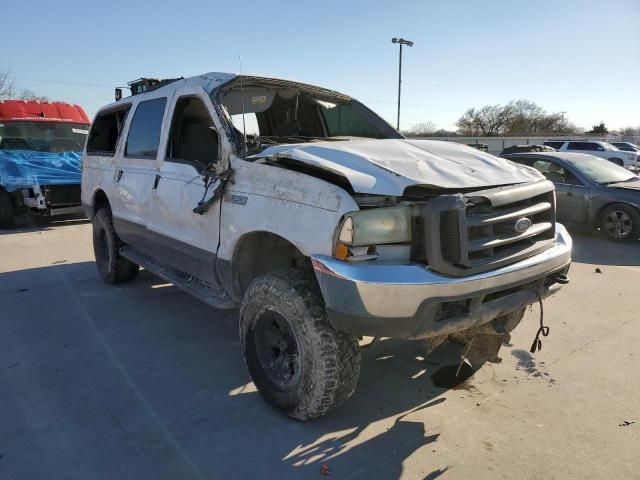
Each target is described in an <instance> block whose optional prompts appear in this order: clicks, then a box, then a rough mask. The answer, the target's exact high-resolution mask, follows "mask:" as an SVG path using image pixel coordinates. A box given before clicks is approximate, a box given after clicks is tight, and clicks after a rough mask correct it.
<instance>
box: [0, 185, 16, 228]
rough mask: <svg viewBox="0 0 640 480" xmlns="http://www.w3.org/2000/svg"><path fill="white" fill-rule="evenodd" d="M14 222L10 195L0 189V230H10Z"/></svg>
mask: <svg viewBox="0 0 640 480" xmlns="http://www.w3.org/2000/svg"><path fill="white" fill-rule="evenodd" d="M14 221H15V220H14V216H13V202H12V201H11V195H10V194H9V192H7V191H6V190H4V189H2V188H0V228H12V227H13V225H14Z"/></svg>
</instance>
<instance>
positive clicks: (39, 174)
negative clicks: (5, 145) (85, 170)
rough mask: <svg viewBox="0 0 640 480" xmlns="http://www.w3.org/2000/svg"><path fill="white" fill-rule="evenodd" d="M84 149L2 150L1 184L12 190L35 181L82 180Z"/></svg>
mask: <svg viewBox="0 0 640 480" xmlns="http://www.w3.org/2000/svg"><path fill="white" fill-rule="evenodd" d="M81 161H82V152H62V153H53V152H36V151H33V150H0V186H2V187H4V188H5V189H6V190H7V191H9V192H12V191H14V190H16V189H18V188H28V187H32V186H34V185H36V184H37V185H70V184H76V185H77V184H79V183H80V177H81Z"/></svg>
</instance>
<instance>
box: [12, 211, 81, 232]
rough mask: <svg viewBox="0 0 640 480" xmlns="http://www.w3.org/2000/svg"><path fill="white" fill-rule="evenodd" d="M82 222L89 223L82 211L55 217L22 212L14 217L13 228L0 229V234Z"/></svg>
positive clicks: (39, 229)
mask: <svg viewBox="0 0 640 480" xmlns="http://www.w3.org/2000/svg"><path fill="white" fill-rule="evenodd" d="M84 223H89V219H88V218H87V217H85V216H84V214H82V213H76V214H67V215H58V216H55V217H39V216H35V215H29V214H28V213H23V214H20V215H17V216H16V217H15V225H14V227H13V228H3V229H0V235H11V234H14V233H24V232H38V231H46V230H50V229H51V228H52V227H60V226H65V225H82V224H84Z"/></svg>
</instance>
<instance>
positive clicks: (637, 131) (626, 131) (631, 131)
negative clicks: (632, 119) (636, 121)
mask: <svg viewBox="0 0 640 480" xmlns="http://www.w3.org/2000/svg"><path fill="white" fill-rule="evenodd" d="M620 134H621V135H625V136H632V135H640V127H624V128H621V129H620Z"/></svg>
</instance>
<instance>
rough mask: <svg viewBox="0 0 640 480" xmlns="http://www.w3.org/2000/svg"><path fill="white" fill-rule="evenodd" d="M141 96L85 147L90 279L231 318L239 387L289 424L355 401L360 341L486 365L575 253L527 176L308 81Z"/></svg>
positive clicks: (543, 194) (537, 184) (180, 84)
mask: <svg viewBox="0 0 640 480" xmlns="http://www.w3.org/2000/svg"><path fill="white" fill-rule="evenodd" d="M147 87H148V88H144V89H139V90H145V91H143V92H141V93H138V92H137V91H136V90H134V92H135V93H136V94H134V95H132V96H129V97H126V98H122V99H120V100H118V101H116V102H115V103H113V104H111V105H108V106H106V107H104V108H103V109H101V110H100V111H99V112H98V113H97V115H96V117H95V120H94V122H93V125H92V127H91V130H90V133H89V138H88V141H87V146H86V151H85V156H84V164H83V171H82V202H83V205H84V208H85V210H86V213H87V215H88V216H89V218H91V219H92V221H93V243H94V251H95V257H96V263H97V267H98V270H99V272H100V274H101V275H102V277H103V278H104V279H105V280H106V281H107V282H109V283H117V282H123V281H126V280H130V279H132V278H133V277H135V276H136V274H137V272H138V268H139V266H142V267H144V268H145V269H146V270H149V271H150V272H152V273H154V274H156V275H158V276H160V277H162V278H164V279H166V280H168V281H170V282H173V283H174V284H175V285H176V286H178V287H180V288H182V289H184V290H186V291H187V292H189V293H191V294H193V295H194V296H196V297H198V298H200V299H202V300H204V301H205V302H207V303H209V304H211V305H213V306H215V307H220V308H234V307H238V306H239V307H240V320H239V323H240V337H241V345H242V350H243V353H244V357H245V360H246V364H247V368H248V370H249V373H250V375H251V377H252V379H253V380H254V382H255V384H256V386H257V388H258V389H259V391H260V393H261V394H262V396H263V397H264V398H265V399H266V401H268V402H269V403H270V404H272V405H273V406H274V407H276V408H278V409H279V410H281V411H283V412H285V413H286V414H288V415H290V416H291V417H293V418H296V419H300V420H305V419H308V418H313V417H317V416H320V415H323V414H325V413H327V412H328V411H330V410H331V409H333V408H335V407H336V406H337V405H339V404H340V403H342V402H343V401H345V400H346V399H347V398H349V396H350V395H351V394H352V393H353V391H354V389H355V387H356V383H357V380H358V375H359V371H360V352H359V348H360V347H359V342H358V339H359V338H361V337H363V336H372V337H401V338H406V339H427V340H429V342H428V344H429V345H431V346H433V345H437V344H438V343H441V342H442V341H443V340H446V339H447V338H450V337H452V336H454V337H456V336H457V338H459V339H460V338H462V339H464V338H466V339H467V344H470V345H472V346H473V348H471V351H473V350H475V349H476V348H477V349H480V350H482V349H483V348H485V349H486V348H487V346H489V347H488V348H489V350H493V351H492V354H493V355H494V357H495V354H496V353H497V351H498V349H499V348H500V345H501V344H502V342H503V341H504V340H505V338H506V337H508V333H509V332H510V331H511V330H512V329H513V328H515V326H516V325H517V324H518V322H519V321H520V319H521V318H522V313H523V311H524V308H525V307H526V306H527V305H529V304H531V303H534V302H537V301H539V299H544V298H545V297H547V296H549V295H551V294H553V293H555V292H556V291H557V290H558V289H559V288H560V287H561V285H562V284H564V283H566V282H567V277H566V276H565V274H566V273H567V271H568V269H569V264H570V262H571V238H570V237H569V235H568V234H567V232H566V231H565V229H564V227H563V226H562V225H560V224H557V223H556V222H555V199H554V189H553V184H552V183H551V182H549V181H547V180H545V178H544V177H543V176H542V175H541V174H540V173H538V172H537V171H536V170H534V169H531V168H528V167H526V166H521V165H518V164H515V163H511V162H509V161H507V160H504V159H501V158H497V157H494V156H492V155H489V154H486V153H484V152H481V151H479V150H476V149H473V148H470V147H467V146H463V145H459V144H457V143H448V142H439V141H427V140H407V139H405V138H403V137H402V136H401V135H400V134H399V133H398V132H396V131H395V130H394V129H393V128H392V127H390V126H389V125H388V124H387V123H386V122H384V121H383V120H382V119H381V118H380V117H378V116H377V115H376V114H374V113H373V112H372V111H371V110H369V109H368V108H367V107H365V106H364V105H362V104H361V103H359V102H358V101H356V100H354V99H353V98H350V97H349V96H347V95H344V94H341V93H338V92H335V91H331V90H327V89H324V88H320V87H316V86H312V85H305V84H302V83H297V82H292V81H288V80H277V79H272V78H261V77H253V76H236V75H231V74H221V73H209V74H205V75H201V76H197V77H193V78H187V79H178V80H173V81H165V82H159V83H157V84H155V85H153V84H150V85H147ZM243 117H244V122H243ZM243 131H246V134H243ZM471 338H473V340H472V341H470V339H471Z"/></svg>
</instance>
